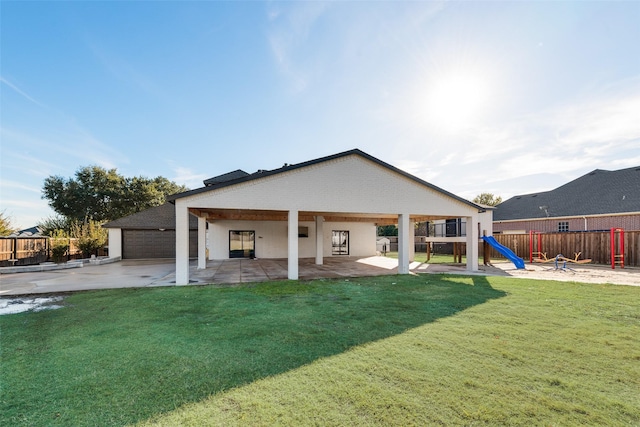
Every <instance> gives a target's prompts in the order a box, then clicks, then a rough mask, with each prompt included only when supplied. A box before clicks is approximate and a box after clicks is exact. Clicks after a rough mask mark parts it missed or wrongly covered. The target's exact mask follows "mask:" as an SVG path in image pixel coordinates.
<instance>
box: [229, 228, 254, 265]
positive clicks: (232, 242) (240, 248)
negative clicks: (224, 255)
mask: <svg viewBox="0 0 640 427" xmlns="http://www.w3.org/2000/svg"><path fill="white" fill-rule="evenodd" d="M255 242H256V232H255V231H253V230H252V231H236V230H229V258H255V256H256V250H255V249H256V248H255Z"/></svg>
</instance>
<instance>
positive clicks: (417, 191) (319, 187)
mask: <svg viewBox="0 0 640 427" xmlns="http://www.w3.org/2000/svg"><path fill="white" fill-rule="evenodd" d="M381 189H384V197H381V193H380V191H381ZM181 202H182V203H186V204H188V206H190V207H198V208H213V209H216V208H230V209H264V210H284V211H288V210H291V209H293V210H298V211H317V212H333V213H340V212H346V213H349V212H352V213H371V214H405V213H410V214H427V213H428V214H430V215H442V216H448V217H467V216H470V215H477V210H476V209H475V208H473V207H472V206H469V205H467V204H466V203H463V202H461V201H458V200H455V199H453V198H451V197H449V196H447V195H446V194H443V193H441V192H439V191H437V190H435V189H429V188H427V187H425V186H423V185H421V184H419V183H417V182H415V181H413V180H411V179H409V178H406V177H404V176H401V175H399V174H397V173H395V172H393V171H391V170H389V169H387V168H385V167H383V166H380V165H377V164H375V163H373V162H371V161H369V160H367V159H364V158H362V157H359V156H355V155H354V156H347V157H342V158H338V159H335V160H331V161H326V162H323V163H320V164H317V165H313V166H309V167H305V168H301V169H297V170H292V171H289V172H284V173H281V174H277V175H273V176H269V177H265V178H263V179H256V180H253V181H249V182H246V183H243V184H237V185H233V186H230V187H224V188H220V189H217V190H211V191H207V192H204V193H200V194H194V195H192V196H189V197H187V198H184V199H181Z"/></svg>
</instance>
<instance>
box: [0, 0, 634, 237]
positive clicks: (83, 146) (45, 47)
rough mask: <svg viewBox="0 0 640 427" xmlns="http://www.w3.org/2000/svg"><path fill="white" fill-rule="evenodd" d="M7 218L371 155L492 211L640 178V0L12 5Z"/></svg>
mask: <svg viewBox="0 0 640 427" xmlns="http://www.w3.org/2000/svg"><path fill="white" fill-rule="evenodd" d="M0 8H1V9H0V19H1V46H0V47H1V53H0V55H1V56H0V60H1V63H0V90H1V92H0V106H1V116H0V131H1V134H0V137H1V152H0V154H1V160H0V162H1V163H0V165H1V175H0V196H1V197H0V210H2V211H4V212H5V214H6V215H9V216H10V217H11V218H12V220H13V223H14V224H15V225H17V226H20V227H29V226H32V225H34V224H35V223H37V222H38V221H39V220H40V219H42V218H45V217H47V216H49V215H52V213H53V212H52V211H51V210H50V209H49V208H48V206H47V203H46V201H45V200H42V199H41V189H42V183H43V180H44V179H45V178H46V177H47V176H50V175H61V176H63V177H71V176H73V174H74V172H75V171H76V170H77V169H78V168H80V167H82V166H87V165H94V164H95V165H100V166H103V167H107V168H112V167H114V168H117V169H118V171H119V173H121V174H123V175H125V176H137V175H143V176H147V177H155V176H159V175H160V176H165V177H167V178H169V179H172V180H175V181H176V182H178V183H180V184H186V185H187V186H189V187H191V188H196V187H199V186H201V185H202V180H203V179H206V178H209V177H211V176H215V175H218V174H222V173H225V172H228V171H231V170H234V169H238V168H240V169H243V170H245V171H247V172H254V171H256V170H258V169H272V168H277V167H280V166H282V164H284V163H297V162H302V161H306V160H311V159H314V158H318V157H322V156H325V155H330V154H334V153H337V152H342V151H345V150H349V149H352V148H360V149H361V150H363V151H365V152H367V153H369V154H371V155H373V156H375V157H378V158H379V159H381V160H384V161H386V162H388V163H391V164H393V165H394V166H397V167H399V168H401V169H404V170H406V171H407V172H410V173H413V174H415V175H417V176H419V177H420V178H423V179H425V180H427V181H429V182H431V183H433V184H435V185H437V186H440V187H442V188H444V189H446V190H448V191H451V192H453V193H456V194H458V195H460V196H462V197H465V198H468V199H472V198H473V197H474V196H475V195H477V194H479V193H481V192H492V193H494V194H496V195H500V196H502V197H503V198H504V199H506V198H508V197H511V196H513V195H515V194H525V193H530V192H536V191H544V190H550V189H553V188H555V187H557V186H559V185H561V184H563V183H565V182H567V181H569V180H571V179H574V178H577V177H578V176H581V175H583V174H585V173H587V172H589V171H591V170H593V169H596V168H599V169H621V168H626V167H632V166H639V165H640V25H638V22H640V2H637V1H631V2H622V1H621V2H612V1H606V2H598V1H590V2H579V1H574V2H552V1H544V2H542V1H541V2H526V1H512V2H499V1H491V2H482V1H477V2H454V1H451V2H436V1H429V2H426V1H425V2H420V1H412V2H402V1H400V2H385V1H376V2H364V1H351V2H328V3H325V2H261V1H255V2H212V1H210V2H207V1H198V2H188V1H182V2H170V1H166V2H152V1H149V2H143V1H137V2H127V1H118V2H90V1H86V2H82V1H73V2H71V1H69V2H35V1H34V2H13V1H4V0H3V1H1V2H0Z"/></svg>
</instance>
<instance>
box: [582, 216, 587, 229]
mask: <svg viewBox="0 0 640 427" xmlns="http://www.w3.org/2000/svg"><path fill="white" fill-rule="evenodd" d="M582 219H584V231H587V217H586V216H583V217H582Z"/></svg>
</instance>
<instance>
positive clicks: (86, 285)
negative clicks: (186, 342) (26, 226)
mask: <svg viewBox="0 0 640 427" xmlns="http://www.w3.org/2000/svg"><path fill="white" fill-rule="evenodd" d="M175 271H176V264H175V260H173V259H159V260H124V261H120V262H115V263H112V264H104V265H91V264H85V265H84V267H82V268H72V269H68V270H52V271H43V272H35V273H14V274H2V275H0V296H5V295H27V294H40V293H57V292H72V291H84V290H89V289H115V288H135V287H146V286H169V285H172V283H170V282H171V280H173V281H174V284H175Z"/></svg>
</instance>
